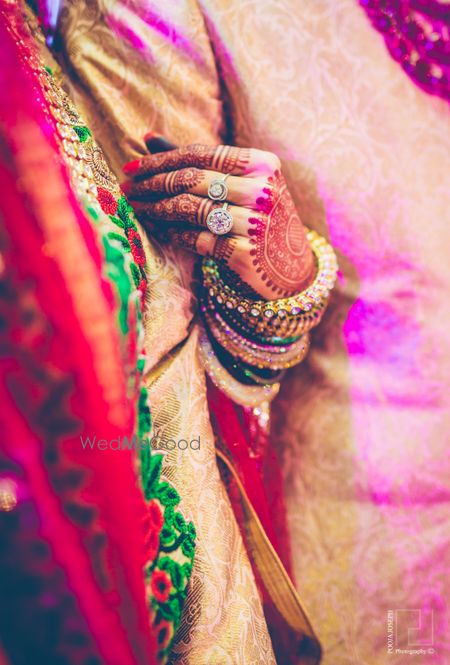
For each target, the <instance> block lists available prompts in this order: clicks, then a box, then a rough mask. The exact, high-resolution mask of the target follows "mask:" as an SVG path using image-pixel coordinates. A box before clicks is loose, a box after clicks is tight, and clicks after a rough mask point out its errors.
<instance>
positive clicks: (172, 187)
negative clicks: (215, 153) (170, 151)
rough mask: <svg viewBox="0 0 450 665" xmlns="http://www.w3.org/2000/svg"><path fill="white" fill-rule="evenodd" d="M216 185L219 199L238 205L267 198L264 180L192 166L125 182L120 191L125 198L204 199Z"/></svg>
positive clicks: (246, 204) (267, 193)
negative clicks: (186, 195)
mask: <svg viewBox="0 0 450 665" xmlns="http://www.w3.org/2000/svg"><path fill="white" fill-rule="evenodd" d="M214 183H216V188H217V185H218V188H219V190H220V189H222V190H223V197H222V199H221V200H226V201H228V202H229V203H234V204H235V205H238V206H245V207H253V206H256V205H258V202H260V203H261V202H262V199H264V198H267V199H268V198H269V196H270V190H269V185H268V182H267V179H265V178H261V177H258V178H246V177H239V176H233V175H228V176H224V174H223V173H219V172H217V171H209V170H204V169H197V168H194V167H190V168H186V169H180V170H178V171H169V172H166V173H158V174H157V175H154V176H151V177H149V178H146V179H145V180H141V181H127V182H125V183H123V184H122V189H123V191H124V193H125V194H126V195H127V197H128V198H129V199H147V200H149V199H153V200H157V199H160V198H161V197H164V196H174V195H177V194H183V193H188V192H189V193H191V194H196V195H197V196H203V197H208V196H210V192H211V189H210V188H211V185H213V184H214Z"/></svg>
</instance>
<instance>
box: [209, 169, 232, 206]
mask: <svg viewBox="0 0 450 665" xmlns="http://www.w3.org/2000/svg"><path fill="white" fill-rule="evenodd" d="M229 175H230V174H229V173H226V174H225V175H224V176H223V177H222V178H216V180H213V181H212V182H211V183H210V185H209V187H208V196H209V198H210V199H212V200H213V201H225V199H226V198H227V196H228V187H227V184H226V182H225V180H226V179H227V178H228V176H229Z"/></svg>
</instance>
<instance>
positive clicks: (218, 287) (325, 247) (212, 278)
mask: <svg viewBox="0 0 450 665" xmlns="http://www.w3.org/2000/svg"><path fill="white" fill-rule="evenodd" d="M307 238H308V241H309V243H310V246H311V249H312V251H313V253H314V256H315V258H316V262H317V273H316V277H315V279H314V281H313V283H312V284H311V285H310V286H309V287H308V288H307V289H305V290H304V291H302V292H301V293H299V294H297V295H295V296H290V297H288V298H279V299H278V300H250V299H249V298H245V297H243V296H240V295H239V294H238V293H237V292H236V291H235V290H234V289H232V288H231V287H230V286H229V285H228V284H225V283H224V282H223V280H222V278H221V276H220V272H219V267H218V265H217V263H216V261H214V259H211V258H206V259H204V260H203V265H202V268H203V278H204V285H205V288H207V290H208V293H209V295H210V297H211V298H213V299H214V300H215V301H217V303H218V304H219V305H224V306H225V307H226V308H227V309H228V310H230V311H233V312H234V313H236V314H237V315H239V316H240V317H241V318H243V319H245V320H246V321H247V322H248V323H249V324H250V325H253V323H252V321H256V322H261V321H265V322H267V321H271V320H272V319H275V318H276V319H277V320H279V321H282V320H284V319H285V318H288V319H289V318H292V317H294V318H295V317H298V316H299V315H302V314H303V313H304V312H309V311H311V310H314V309H319V310H322V309H324V308H325V306H326V302H327V299H328V297H329V294H330V291H331V289H332V288H333V287H334V284H335V282H336V273H337V261H336V256H335V253H334V251H333V248H332V247H331V245H330V244H329V243H328V242H327V241H326V240H325V238H323V237H322V236H321V235H319V234H318V233H317V232H316V231H312V230H309V231H308V232H307Z"/></svg>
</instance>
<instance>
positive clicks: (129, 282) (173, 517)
mask: <svg viewBox="0 0 450 665" xmlns="http://www.w3.org/2000/svg"><path fill="white" fill-rule="evenodd" d="M48 78H49V82H47V83H48V84H49V87H50V88H51V90H52V94H51V99H52V104H53V106H52V107H51V108H52V109H53V110H52V111H51V112H52V113H53V114H54V116H55V120H57V124H58V125H59V127H60V130H61V126H63V129H62V130H61V131H62V136H63V135H64V133H65V132H64V125H62V122H63V123H64V124H67V125H69V126H70V128H71V129H72V130H74V131H75V135H76V137H75V138H74V141H75V142H74V143H73V142H69V141H67V140H65V139H64V140H61V147H62V152H63V154H66V155H67V156H68V158H69V159H68V164H71V166H72V169H71V173H72V175H74V176H75V179H74V186H75V189H77V185H78V186H80V187H81V189H82V191H81V190H78V189H77V191H80V192H81V193H80V196H82V197H83V198H84V197H86V196H87V203H86V206H85V207H86V210H87V212H88V213H89V214H90V215H91V217H92V218H93V220H94V221H95V222H98V221H99V220H100V221H102V224H99V225H98V228H99V231H100V235H101V238H102V243H103V248H104V256H105V268H106V275H107V277H108V279H109V280H110V281H111V282H112V283H113V284H114V286H115V290H116V293H117V302H118V307H117V316H118V322H119V328H120V331H121V333H122V334H123V335H124V337H125V339H127V337H128V336H129V335H130V332H131V331H132V334H135V335H136V337H137V339H138V340H142V337H143V326H142V315H141V313H140V311H139V307H135V310H134V311H135V312H136V313H137V317H136V316H135V315H134V314H133V313H132V305H131V304H132V302H133V297H134V298H136V295H137V293H136V292H137V291H139V292H140V293H141V295H140V304H141V308H143V305H144V295H145V292H146V287H147V276H146V272H145V253H144V248H143V244H142V240H141V237H140V235H139V231H138V228H137V225H136V222H135V218H134V213H133V211H132V208H131V206H130V205H129V203H128V201H127V199H126V197H125V196H124V195H123V194H122V192H121V190H120V188H119V186H118V184H117V183H116V181H115V180H114V178H113V176H112V174H111V173H110V171H109V169H108V166H107V164H106V162H105V160H104V158H103V155H102V153H101V150H100V149H99V148H98V146H97V145H96V144H95V142H94V141H93V139H92V134H91V132H90V130H89V129H88V128H87V127H86V126H85V125H84V124H82V122H81V118H80V116H79V114H78V112H77V110H76V109H75V107H74V106H73V104H72V102H71V101H70V99H69V98H68V97H67V96H66V95H65V93H63V91H62V90H61V89H60V88H59V87H58V86H57V85H56V83H55V82H54V81H53V78H52V74H51V72H48ZM57 100H58V101H57ZM56 104H58V108H56ZM55 109H56V110H55ZM77 139H78V141H77ZM71 140H73V139H71ZM74 160H76V165H77V167H78V171H79V170H80V169H81V166H83V164H84V167H83V169H82V171H83V179H82V180H81V183H80V181H79V180H77V174H76V171H77V169H75V171H73V164H74ZM86 164H87V165H88V166H87V167H86ZM94 183H95V186H94ZM103 185H104V186H103ZM102 215H103V216H105V217H104V219H103V220H102V219H101V217H102ZM108 220H109V221H110V222H111V223H112V224H113V225H114V226H113V228H114V229H115V230H111V224H109V223H108ZM108 227H109V228H108ZM133 287H134V288H133ZM136 304H137V303H136ZM126 346H127V348H128V345H127V343H126ZM144 366H145V357H144V354H143V353H141V354H140V355H139V356H138V358H137V362H136V372H135V374H134V376H133V377H132V379H133V386H134V390H136V389H137V390H138V403H137V427H136V430H137V436H138V439H139V441H145V440H147V441H148V440H149V439H148V437H149V435H150V432H151V427H152V422H151V416H150V409H149V406H148V393H147V389H146V387H145V386H144V385H143V381H142V374H143V370H144ZM162 461H163V456H162V455H160V454H155V453H154V451H152V449H151V446H150V445H147V446H141V450H140V475H141V482H142V487H143V492H144V497H145V500H146V502H147V508H148V510H147V513H146V515H145V517H144V520H143V524H142V528H143V535H144V548H145V554H146V564H145V568H144V576H145V584H146V592H147V598H148V603H149V610H150V615H151V621H152V628H153V630H154V631H155V634H156V640H157V644H158V646H159V648H160V651H159V653H158V658H159V660H160V661H161V663H163V662H165V661H166V660H167V658H168V656H169V652H170V647H171V644H172V641H173V638H174V636H175V633H176V630H177V628H178V626H179V624H180V621H181V613H182V609H183V605H184V601H185V599H186V595H187V589H188V584H189V579H190V576H191V573H192V565H193V560H194V551H195V538H196V532H195V527H194V525H193V524H192V522H186V520H185V518H184V516H183V515H182V514H181V512H179V511H177V510H176V507H177V505H178V504H179V502H180V497H179V494H178V492H177V491H176V489H175V488H174V487H173V486H172V485H171V484H170V483H169V482H167V481H165V480H162V479H161V468H162Z"/></svg>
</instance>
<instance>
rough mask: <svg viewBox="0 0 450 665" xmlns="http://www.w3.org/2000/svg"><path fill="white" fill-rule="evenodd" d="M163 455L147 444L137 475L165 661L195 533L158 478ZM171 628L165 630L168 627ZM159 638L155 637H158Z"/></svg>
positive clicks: (149, 573)
mask: <svg viewBox="0 0 450 665" xmlns="http://www.w3.org/2000/svg"><path fill="white" fill-rule="evenodd" d="M162 461H163V456H162V455H159V454H155V453H154V452H153V451H152V450H151V448H150V446H149V447H143V448H142V449H141V475H142V481H143V487H144V494H145V498H146V499H147V500H148V501H149V505H150V506H151V511H152V512H151V515H152V517H151V518H150V524H149V527H150V535H151V536H153V539H152V540H151V541H150V548H149V549H150V551H149V555H150V556H149V561H148V563H147V565H146V578H147V583H148V587H149V596H150V599H151V600H150V602H151V606H152V609H153V613H154V621H153V626H154V628H155V631H156V635H157V641H158V642H159V644H160V646H161V647H162V648H161V649H160V652H159V654H158V657H159V658H160V659H161V660H162V661H165V660H166V659H167V657H168V655H169V652H170V648H171V645H172V642H173V637H174V635H175V633H176V630H177V628H178V626H179V625H180V621H181V615H182V610H183V606H184V602H185V600H186V595H187V590H188V585H189V580H190V576H191V573H192V565H193V561H194V552H195V539H196V532H195V527H194V525H193V523H192V522H186V520H185V518H184V516H183V515H182V514H181V513H180V512H179V511H177V510H176V506H177V505H178V504H179V502H180V496H179V494H178V492H177V491H176V489H175V488H174V487H172V485H170V483H168V482H166V481H164V480H161V467H162ZM169 626H170V627H171V629H170V630H169V631H168V627H169ZM160 635H162V636H163V637H162V638H160V639H159V636H160Z"/></svg>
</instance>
